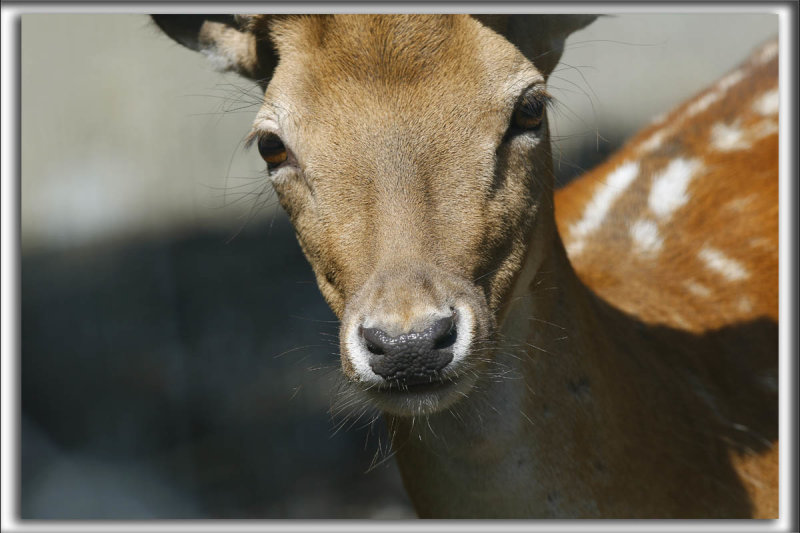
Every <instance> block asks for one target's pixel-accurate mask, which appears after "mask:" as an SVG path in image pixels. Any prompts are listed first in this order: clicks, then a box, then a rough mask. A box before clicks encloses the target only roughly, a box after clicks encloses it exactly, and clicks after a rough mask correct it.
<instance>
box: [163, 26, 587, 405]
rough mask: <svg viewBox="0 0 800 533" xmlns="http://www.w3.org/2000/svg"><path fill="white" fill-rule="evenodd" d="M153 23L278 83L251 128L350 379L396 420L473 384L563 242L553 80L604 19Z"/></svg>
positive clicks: (230, 65) (268, 84)
mask: <svg viewBox="0 0 800 533" xmlns="http://www.w3.org/2000/svg"><path fill="white" fill-rule="evenodd" d="M154 19H155V21H156V23H157V24H158V25H159V26H160V27H161V28H162V29H163V30H164V31H165V32H166V33H168V34H169V35H170V36H171V37H173V38H174V39H175V40H177V41H178V42H180V43H181V44H184V45H185V46H188V47H190V48H193V49H195V50H199V51H201V52H203V53H204V54H206V55H207V56H208V57H209V58H211V59H212V60H213V61H214V62H215V63H216V64H217V66H218V67H220V68H222V69H228V70H234V71H237V72H239V73H241V74H243V75H245V76H247V77H249V78H251V79H253V80H255V81H256V82H258V83H259V84H260V85H261V86H262V87H263V88H264V89H265V92H264V103H263V105H262V107H261V109H260V110H259V111H258V114H257V116H256V119H255V122H254V124H253V129H252V133H251V134H250V139H251V141H252V143H253V144H255V145H257V147H258V150H259V152H260V154H261V156H262V157H263V158H264V160H265V162H266V165H267V167H268V173H269V179H270V180H271V181H272V183H273V186H274V188H275V190H276V191H277V195H278V198H279V199H280V203H281V205H282V206H283V207H284V208H285V210H286V212H287V213H288V214H289V216H290V218H291V220H292V223H293V224H294V227H295V229H296V232H297V237H298V240H299V242H300V244H301V246H302V249H303V251H304V253H305V255H306V257H307V258H308V260H309V261H310V263H311V266H312V267H313V270H314V273H315V275H316V278H317V282H318V284H319V287H320V290H321V292H322V294H323V296H324V297H325V299H326V300H327V302H328V304H329V305H330V306H331V308H332V309H333V311H334V312H335V313H336V315H337V316H338V317H339V318H340V319H341V331H340V343H341V362H342V369H343V371H344V373H345V375H346V376H347V377H348V378H349V379H350V380H351V381H352V382H354V383H356V384H357V385H358V386H360V387H362V388H363V389H364V391H365V393H366V394H368V395H369V396H370V397H371V398H372V400H373V401H374V402H375V403H376V405H377V406H378V407H380V408H381V409H383V410H385V411H387V412H390V413H393V414H396V415H410V414H420V413H431V412H436V411H439V410H442V409H444V408H446V407H448V406H449V405H450V404H452V403H453V402H455V401H456V400H458V399H459V398H461V397H463V396H464V395H466V394H467V393H468V392H469V390H470V389H471V388H472V387H473V386H474V384H475V381H476V379H478V378H477V376H480V375H481V370H482V368H484V367H485V365H487V364H489V362H488V361H489V360H490V359H491V357H492V354H491V350H490V349H487V346H490V345H491V340H492V338H493V335H494V333H495V332H496V330H497V328H498V326H499V325H500V324H501V323H502V321H503V319H504V312H505V310H506V309H507V306H508V305H509V302H510V301H511V299H512V294H513V291H514V287H515V284H516V285H517V286H519V285H521V284H525V280H526V279H528V280H529V279H530V277H529V276H527V275H522V274H521V272H522V270H523V265H524V266H525V272H529V271H530V272H535V271H536V270H537V269H538V267H539V265H540V264H541V262H542V260H543V259H544V258H545V257H546V255H547V254H548V253H549V250H550V249H551V248H552V246H553V242H554V240H555V239H557V236H556V232H555V222H554V216H553V175H552V160H551V152H550V141H549V138H548V124H547V108H548V103H549V101H550V96H549V95H548V93H547V89H546V81H547V77H548V75H549V74H550V72H551V71H552V69H553V67H554V66H555V63H556V62H557V60H558V58H559V57H560V55H561V52H562V50H563V43H564V39H565V38H566V36H567V35H568V34H569V33H570V32H572V31H574V30H576V29H579V28H580V27H583V26H585V25H586V24H588V23H589V22H590V21H591V20H592V19H593V17H591V16H559V15H550V16H535V15H531V16H523V17H501V16H483V17H472V16H466V15H462V16H414V15H407V16H406V15H403V16H371V15H331V16H306V15H282V16H266V15H263V16H262V15H257V16H236V17H232V16H231V17H219V16H218V17H215V16H202V15H199V16H163V15H162V16H154Z"/></svg>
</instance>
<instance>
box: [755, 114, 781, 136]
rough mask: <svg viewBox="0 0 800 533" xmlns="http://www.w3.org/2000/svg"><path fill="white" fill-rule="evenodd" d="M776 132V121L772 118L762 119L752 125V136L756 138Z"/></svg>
mask: <svg viewBox="0 0 800 533" xmlns="http://www.w3.org/2000/svg"><path fill="white" fill-rule="evenodd" d="M777 133H778V123H777V122H776V121H774V120H772V119H764V120H762V121H760V122H758V123H757V124H756V125H755V126H753V136H754V137H755V139H756V140H758V139H763V138H764V137H769V136H770V135H775V134H777Z"/></svg>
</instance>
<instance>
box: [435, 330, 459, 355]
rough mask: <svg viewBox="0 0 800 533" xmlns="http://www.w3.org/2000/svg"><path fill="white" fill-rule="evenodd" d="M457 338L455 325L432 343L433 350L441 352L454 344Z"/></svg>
mask: <svg viewBox="0 0 800 533" xmlns="http://www.w3.org/2000/svg"><path fill="white" fill-rule="evenodd" d="M457 338H458V330H457V329H456V326H455V324H453V327H451V328H450V330H449V331H448V332H447V333H445V334H444V335H443V336H441V337H439V338H438V339H436V341H435V342H434V343H433V349H434V350H443V349H445V348H449V347H451V346H452V345H454V344H455V343H456V339H457Z"/></svg>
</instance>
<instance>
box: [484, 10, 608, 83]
mask: <svg viewBox="0 0 800 533" xmlns="http://www.w3.org/2000/svg"><path fill="white" fill-rule="evenodd" d="M473 17H475V18H476V19H478V20H479V21H480V22H481V23H482V24H483V25H485V26H488V27H489V28H491V29H493V30H494V31H496V32H497V33H499V34H500V35H502V36H504V37H505V38H506V39H508V40H509V41H511V43H513V44H514V45H516V47H517V48H519V49H520V51H521V52H522V53H523V54H525V56H526V57H527V58H528V59H529V60H530V61H531V62H532V63H533V65H534V66H535V67H536V68H537V69H539V71H540V72H542V74H544V76H545V77H548V76H550V73H551V72H553V69H554V68H555V66H556V64H557V63H558V61H559V59H561V54H562V53H563V52H564V41H566V39H567V37H568V36H569V35H570V34H571V33H573V32H575V31H578V30H580V29H581V28H584V27H586V26H588V25H589V24H590V23H591V22H592V21H594V19H596V18H597V17H598V15H473Z"/></svg>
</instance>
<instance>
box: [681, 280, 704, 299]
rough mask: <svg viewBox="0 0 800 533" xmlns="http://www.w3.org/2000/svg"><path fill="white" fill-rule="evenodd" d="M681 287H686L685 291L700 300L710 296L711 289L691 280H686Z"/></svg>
mask: <svg viewBox="0 0 800 533" xmlns="http://www.w3.org/2000/svg"><path fill="white" fill-rule="evenodd" d="M683 285H684V286H685V287H686V290H687V291H689V292H690V293H692V294H694V295H695V296H699V297H701V298H708V297H709V296H711V289H709V288H708V287H706V286H705V285H703V284H702V283H698V282H696V281H695V280H693V279H689V280H686V281H685V282H684V283H683Z"/></svg>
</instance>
